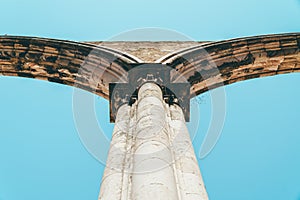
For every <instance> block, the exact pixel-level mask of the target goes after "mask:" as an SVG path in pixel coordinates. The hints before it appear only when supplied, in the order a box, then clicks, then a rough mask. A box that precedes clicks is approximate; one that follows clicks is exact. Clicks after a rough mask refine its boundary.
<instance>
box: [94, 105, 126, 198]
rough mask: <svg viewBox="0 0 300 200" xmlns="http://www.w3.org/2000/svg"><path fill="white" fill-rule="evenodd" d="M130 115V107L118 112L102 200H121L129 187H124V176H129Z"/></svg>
mask: <svg viewBox="0 0 300 200" xmlns="http://www.w3.org/2000/svg"><path fill="white" fill-rule="evenodd" d="M129 114H130V106H128V105H123V106H121V107H120V108H119V110H118V113H117V117H116V121H115V127H114V130H113V135H112V141H111V145H110V150H109V153H108V157H107V161H106V168H105V170H104V174H103V177H102V182H101V190H100V195H99V199H100V200H121V199H122V198H121V197H122V196H123V190H124V189H125V190H126V189H127V188H126V187H128V185H127V184H124V186H123V179H124V176H127V175H128V173H127V172H126V171H125V167H126V163H127V162H126V156H127V153H126V151H127V146H128V145H127V144H128V129H129V120H130V116H129Z"/></svg>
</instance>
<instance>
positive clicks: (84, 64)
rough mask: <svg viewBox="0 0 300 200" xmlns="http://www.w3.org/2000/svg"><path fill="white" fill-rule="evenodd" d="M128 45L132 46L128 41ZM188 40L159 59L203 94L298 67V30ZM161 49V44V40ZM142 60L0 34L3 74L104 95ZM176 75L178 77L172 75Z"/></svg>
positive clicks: (83, 45)
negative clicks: (274, 33)
mask: <svg viewBox="0 0 300 200" xmlns="http://www.w3.org/2000/svg"><path fill="white" fill-rule="evenodd" d="M148 43H149V42H148ZM167 44H168V43H165V45H167ZM195 44H196V45H195ZM126 45H127V46H130V42H128V44H126ZM136 45H137V44H136V42H135V46H136ZM151 45H152V46H151V49H152V50H153V49H154V47H153V44H151ZM172 45H174V42H173V43H172ZM180 45H181V46H185V47H186V45H187V44H183V43H182V42H181V43H180ZM190 45H191V47H188V48H185V49H183V50H179V51H176V52H174V53H170V54H168V55H165V56H164V57H162V58H161V59H159V60H158V61H157V62H161V63H164V64H167V65H169V66H170V67H172V68H174V70H175V71H177V72H179V73H180V74H181V75H182V76H184V77H185V79H186V80H188V81H189V82H190V83H191V85H192V88H191V93H196V94H200V93H203V92H205V91H207V90H209V89H213V88H216V87H219V86H221V85H227V84H231V83H235V82H238V81H242V80H247V79H251V78H260V77H264V76H272V75H276V74H284V73H292V72H299V71H300V52H299V49H300V33H289V34H279V35H264V36H256V37H247V38H239V39H233V40H226V41H220V42H209V43H204V44H201V43H190ZM159 48H163V45H162V44H160V46H159ZM151 49H149V51H151ZM127 52H128V51H127ZM162 52H163V51H162ZM149 55H151V53H149ZM143 56H144V55H143ZM139 62H142V61H141V60H140V59H138V58H136V57H135V56H132V55H129V54H127V53H126V52H124V51H123V52H121V51H118V50H114V49H111V48H108V47H105V46H103V45H102V46H97V45H93V44H88V43H80V42H71V41H64V40H54V39H44V38H34V37H20V36H15V37H13V36H1V37H0V75H4V76H19V77H28V78H37V79H41V80H47V81H51V82H56V83H61V84H65V85H70V86H75V87H79V88H82V89H85V90H87V91H90V92H93V93H95V94H97V95H100V96H102V97H104V98H108V84H109V83H110V82H116V81H120V80H119V79H120V77H124V75H126V74H127V72H128V71H129V70H130V65H129V64H130V63H139ZM177 78H178V77H177V76H174V77H173V80H174V81H176V79H177ZM121 81H123V80H121Z"/></svg>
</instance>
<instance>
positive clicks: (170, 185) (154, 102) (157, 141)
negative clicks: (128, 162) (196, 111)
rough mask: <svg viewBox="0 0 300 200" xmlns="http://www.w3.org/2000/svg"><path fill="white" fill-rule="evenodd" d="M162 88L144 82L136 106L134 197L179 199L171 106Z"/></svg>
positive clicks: (143, 199) (163, 199)
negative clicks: (172, 149)
mask: <svg viewBox="0 0 300 200" xmlns="http://www.w3.org/2000/svg"><path fill="white" fill-rule="evenodd" d="M162 97H163V95H162V91H161V89H160V87H159V86H157V85H156V84H154V83H145V84H144V85H142V86H141V88H140V89H139V92H138V102H137V103H136V105H135V108H134V112H135V115H136V121H137V123H136V129H135V144H134V154H133V176H132V199H133V200H153V199H155V200H177V199H178V191H177V187H176V178H175V173H174V167H173V164H172V161H173V156H172V152H171V149H170V143H169V125H168V121H167V114H168V107H167V104H166V103H165V102H164V100H163V98H162Z"/></svg>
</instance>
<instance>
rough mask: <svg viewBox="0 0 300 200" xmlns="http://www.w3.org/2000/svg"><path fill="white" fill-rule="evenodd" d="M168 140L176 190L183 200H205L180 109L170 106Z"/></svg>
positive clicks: (205, 196) (202, 184)
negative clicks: (171, 153)
mask: <svg viewBox="0 0 300 200" xmlns="http://www.w3.org/2000/svg"><path fill="white" fill-rule="evenodd" d="M170 114H171V120H170V123H169V124H170V129H171V131H170V134H171V135H170V138H171V141H172V145H171V146H172V150H173V152H174V158H175V166H176V174H177V177H178V189H179V190H180V195H181V199H183V200H207V199H208V196H207V192H206V189H205V186H204V182H203V180H202V176H201V173H200V170H199V166H198V162H197V158H196V155H195V152H194V148H193V145H192V142H191V139H190V135H189V132H188V129H187V127H186V124H185V120H184V115H183V112H182V109H181V108H180V107H179V106H178V105H176V104H174V105H171V106H170Z"/></svg>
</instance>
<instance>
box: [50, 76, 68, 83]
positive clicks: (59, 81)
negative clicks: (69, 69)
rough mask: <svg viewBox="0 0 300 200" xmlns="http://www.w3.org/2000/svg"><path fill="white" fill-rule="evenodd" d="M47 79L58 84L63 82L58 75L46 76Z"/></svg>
mask: <svg viewBox="0 0 300 200" xmlns="http://www.w3.org/2000/svg"><path fill="white" fill-rule="evenodd" d="M48 81H50V82H55V83H60V84H64V81H63V80H61V79H60V78H59V77H48Z"/></svg>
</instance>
